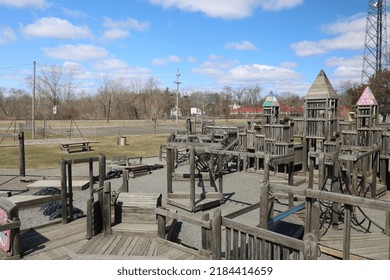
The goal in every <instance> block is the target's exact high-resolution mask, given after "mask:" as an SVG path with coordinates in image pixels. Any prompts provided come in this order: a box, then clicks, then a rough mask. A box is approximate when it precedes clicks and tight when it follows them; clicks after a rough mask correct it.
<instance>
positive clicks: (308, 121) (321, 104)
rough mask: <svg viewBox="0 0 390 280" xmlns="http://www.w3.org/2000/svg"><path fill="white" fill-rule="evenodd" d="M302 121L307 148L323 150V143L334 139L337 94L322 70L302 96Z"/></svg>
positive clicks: (336, 119)
mask: <svg viewBox="0 0 390 280" xmlns="http://www.w3.org/2000/svg"><path fill="white" fill-rule="evenodd" d="M304 121H305V138H306V145H307V147H306V148H307V150H309V148H310V147H313V148H314V149H315V150H318V151H324V143H325V142H326V141H333V140H335V138H336V135H337V122H338V96H337V94H336V92H335V90H334V89H333V86H332V85H331V83H330V81H329V79H328V77H327V76H326V74H325V72H324V71H323V70H321V71H320V73H319V74H318V75H317V78H316V79H315V81H314V83H313V84H312V86H311V88H310V89H309V91H308V93H307V94H306V96H305V98H304Z"/></svg>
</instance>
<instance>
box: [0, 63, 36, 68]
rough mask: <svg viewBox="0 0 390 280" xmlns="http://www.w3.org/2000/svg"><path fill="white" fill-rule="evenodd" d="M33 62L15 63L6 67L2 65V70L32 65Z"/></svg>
mask: <svg viewBox="0 0 390 280" xmlns="http://www.w3.org/2000/svg"><path fill="white" fill-rule="evenodd" d="M30 65H31V63H28V64H20V65H13V66H5V67H0V70H6V69H12V68H19V67H24V66H30Z"/></svg>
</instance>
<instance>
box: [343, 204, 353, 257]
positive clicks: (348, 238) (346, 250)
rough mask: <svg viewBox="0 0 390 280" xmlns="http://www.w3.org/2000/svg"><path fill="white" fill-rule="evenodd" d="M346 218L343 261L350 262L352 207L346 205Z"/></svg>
mask: <svg viewBox="0 0 390 280" xmlns="http://www.w3.org/2000/svg"><path fill="white" fill-rule="evenodd" d="M344 207H345V217H344V238H343V259H344V260H349V253H350V249H351V212H352V206H351V205H348V204H345V205H344Z"/></svg>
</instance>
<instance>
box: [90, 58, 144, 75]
mask: <svg viewBox="0 0 390 280" xmlns="http://www.w3.org/2000/svg"><path fill="white" fill-rule="evenodd" d="M94 68H95V69H96V70H97V71H99V76H100V77H105V78H110V79H115V80H116V79H125V80H126V79H127V80H128V79H129V78H138V77H139V76H144V75H150V70H149V69H148V68H146V67H134V66H130V65H129V64H128V63H127V62H125V61H123V60H120V59H116V58H112V59H104V60H101V61H99V62H97V63H96V64H95V65H94Z"/></svg>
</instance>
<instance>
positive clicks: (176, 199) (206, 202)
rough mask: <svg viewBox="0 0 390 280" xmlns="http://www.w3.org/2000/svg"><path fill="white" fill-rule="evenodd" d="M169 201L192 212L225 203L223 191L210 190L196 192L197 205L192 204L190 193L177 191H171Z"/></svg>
mask: <svg viewBox="0 0 390 280" xmlns="http://www.w3.org/2000/svg"><path fill="white" fill-rule="evenodd" d="M166 201H167V203H168V204H170V205H173V206H176V207H179V208H182V209H185V210H187V211H190V212H197V211H202V210H206V209H210V208H213V207H217V206H219V205H221V204H223V203H224V195H223V193H217V192H208V193H204V194H203V193H195V205H194V207H192V206H191V200H190V195H189V194H188V193H182V192H175V193H169V194H168V198H167V200H166Z"/></svg>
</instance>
